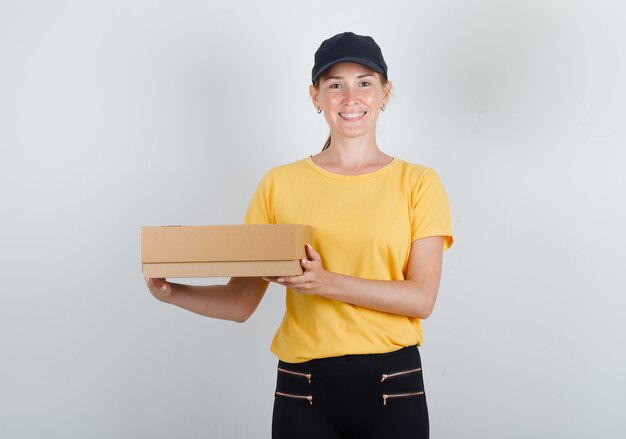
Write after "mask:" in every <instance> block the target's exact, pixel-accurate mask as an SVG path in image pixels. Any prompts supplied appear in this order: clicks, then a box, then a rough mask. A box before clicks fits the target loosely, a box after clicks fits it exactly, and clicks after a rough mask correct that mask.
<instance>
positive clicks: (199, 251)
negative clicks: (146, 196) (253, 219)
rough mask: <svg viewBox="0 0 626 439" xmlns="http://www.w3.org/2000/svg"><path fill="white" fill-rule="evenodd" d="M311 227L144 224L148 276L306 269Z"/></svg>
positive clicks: (244, 274) (143, 249) (143, 259)
mask: <svg viewBox="0 0 626 439" xmlns="http://www.w3.org/2000/svg"><path fill="white" fill-rule="evenodd" d="M310 242H311V226H306V225H299V224H275V225H274V224H255V225H228V226H160V227H153V226H147V227H142V228H141V262H142V269H143V274H144V276H145V277H212V276H218V277H226V276H228V277H229V276H234V277H247V276H283V275H284V276H292V275H298V274H302V267H301V265H300V260H301V259H302V258H306V251H305V244H306V243H310Z"/></svg>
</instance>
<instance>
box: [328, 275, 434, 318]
mask: <svg viewBox="0 0 626 439" xmlns="http://www.w3.org/2000/svg"><path fill="white" fill-rule="evenodd" d="M326 274H327V275H328V284H327V285H328V289H327V290H326V291H325V292H324V294H323V296H325V297H328V298H330V299H335V300H339V301H342V302H346V303H351V304H353V305H358V306H362V307H365V308H370V309H375V310H377V311H383V312H388V313H392V314H400V315H406V316H411V317H419V318H421V319H425V318H427V317H428V316H429V315H430V313H431V312H432V310H433V307H434V305H435V300H436V298H437V290H438V285H428V284H426V283H425V282H419V281H418V280H397V281H388V280H371V279H363V278H359V277H353V276H347V275H343V274H338V273H331V272H326Z"/></svg>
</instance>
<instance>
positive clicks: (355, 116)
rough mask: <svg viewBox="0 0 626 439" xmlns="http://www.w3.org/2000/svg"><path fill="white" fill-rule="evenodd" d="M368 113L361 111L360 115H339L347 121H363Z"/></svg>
mask: <svg viewBox="0 0 626 439" xmlns="http://www.w3.org/2000/svg"><path fill="white" fill-rule="evenodd" d="M366 113H367V111H361V112H359V113H339V116H341V117H342V118H343V119H345V120H349V121H355V120H359V119H361V118H362V117H363V116H365V114H366Z"/></svg>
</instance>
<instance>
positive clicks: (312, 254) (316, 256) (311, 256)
mask: <svg viewBox="0 0 626 439" xmlns="http://www.w3.org/2000/svg"><path fill="white" fill-rule="evenodd" d="M306 252H307V255H308V256H309V259H310V260H311V261H321V260H322V258H321V256H320V254H319V253H318V252H317V251H315V249H314V248H313V246H312V245H311V244H307V245H306Z"/></svg>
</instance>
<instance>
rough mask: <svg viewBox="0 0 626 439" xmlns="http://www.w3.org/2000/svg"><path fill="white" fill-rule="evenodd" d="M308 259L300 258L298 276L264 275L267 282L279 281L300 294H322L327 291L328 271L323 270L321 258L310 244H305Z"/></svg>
mask: <svg viewBox="0 0 626 439" xmlns="http://www.w3.org/2000/svg"><path fill="white" fill-rule="evenodd" d="M306 253H307V255H308V259H302V260H300V265H301V266H302V269H303V270H304V273H303V274H301V275H298V276H278V277H264V278H263V279H264V280H266V281H269V282H276V283H279V284H281V285H283V286H285V287H287V288H290V289H292V290H295V291H298V292H299V293H302V294H315V295H320V296H322V295H324V292H327V291H328V287H329V283H328V282H329V280H330V274H331V273H330V272H328V271H326V270H324V267H323V266H322V258H321V257H320V255H319V253H318V252H316V251H315V249H314V248H313V247H312V246H311V245H310V244H307V245H306Z"/></svg>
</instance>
